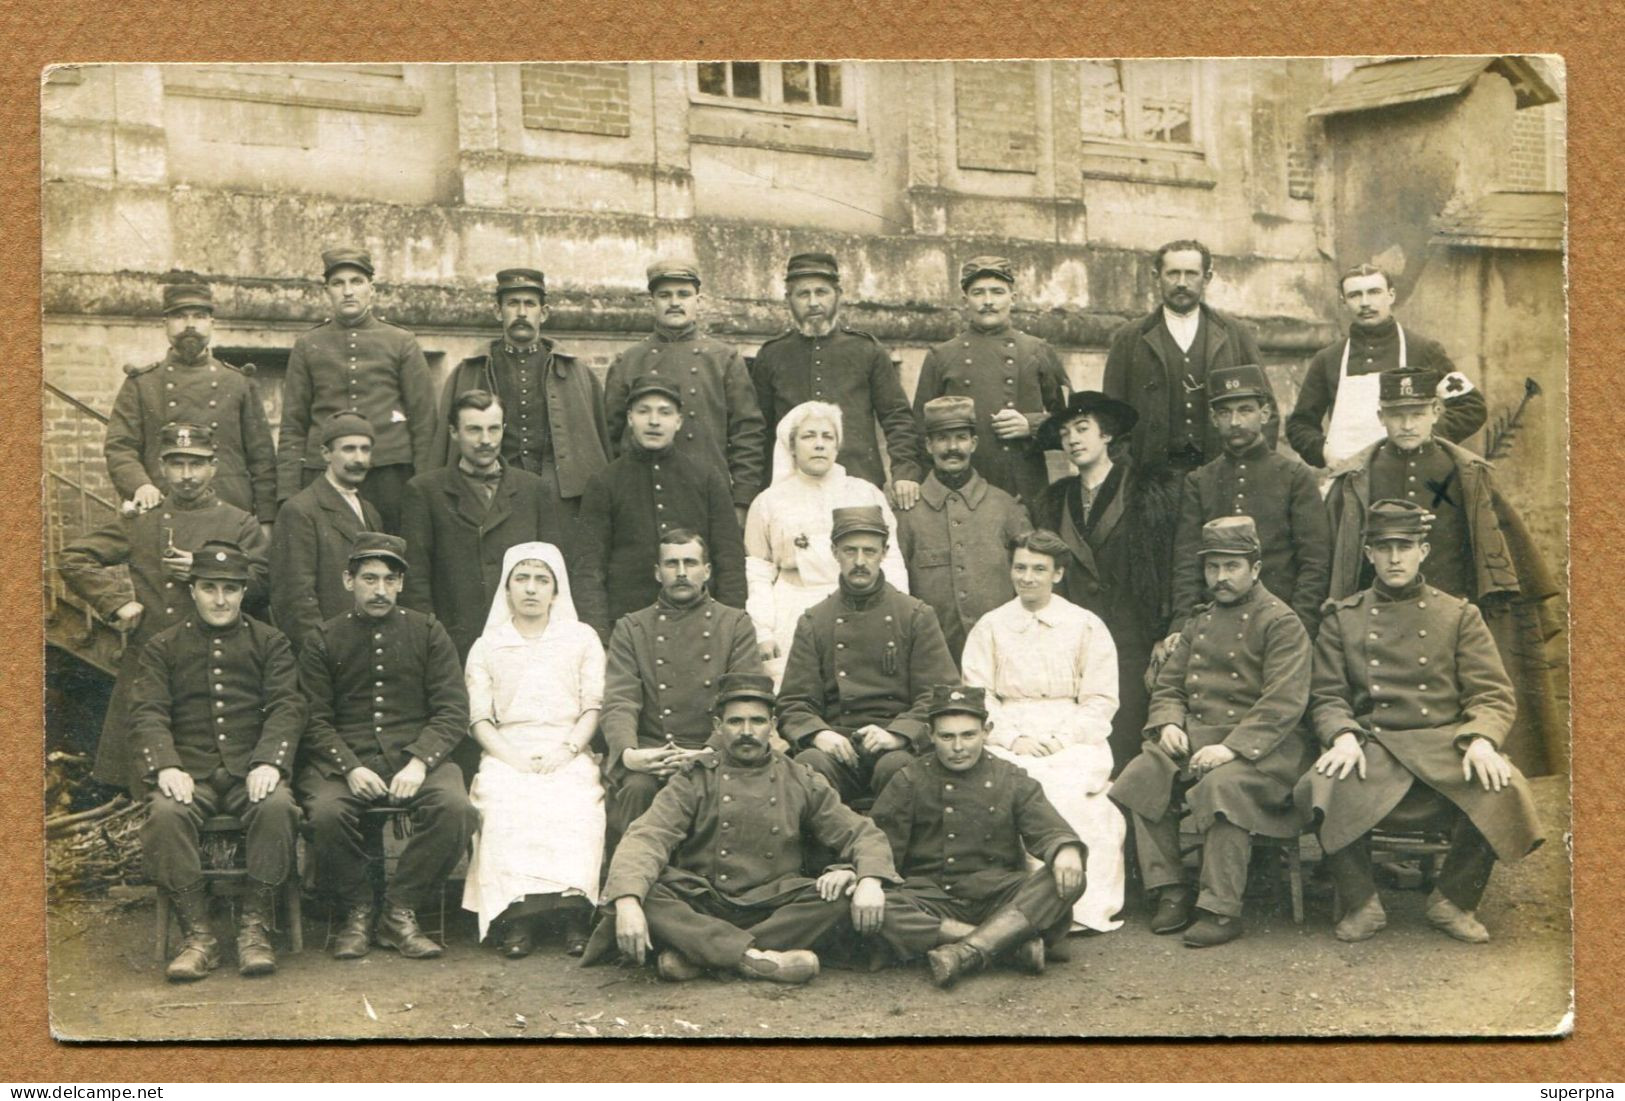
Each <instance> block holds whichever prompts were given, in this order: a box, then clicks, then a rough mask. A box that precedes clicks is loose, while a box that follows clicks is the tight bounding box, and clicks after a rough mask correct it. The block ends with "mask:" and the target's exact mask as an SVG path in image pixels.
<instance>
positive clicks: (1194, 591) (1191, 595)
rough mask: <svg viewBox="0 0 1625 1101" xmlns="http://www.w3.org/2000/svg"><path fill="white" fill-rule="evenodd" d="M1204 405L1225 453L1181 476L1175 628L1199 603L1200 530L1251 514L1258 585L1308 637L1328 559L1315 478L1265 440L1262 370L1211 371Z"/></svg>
mask: <svg viewBox="0 0 1625 1101" xmlns="http://www.w3.org/2000/svg"><path fill="white" fill-rule="evenodd" d="M1207 407H1208V412H1209V413H1210V414H1212V416H1213V421H1214V424H1215V425H1216V426H1217V428H1218V430H1219V435H1220V438H1221V439H1222V441H1223V444H1224V452H1223V453H1222V454H1221V455H1219V457H1218V458H1216V459H1214V460H1213V461H1211V462H1209V463H1207V464H1206V465H1205V466H1202V467H1199V468H1198V469H1196V470H1193V471H1191V472H1190V473H1189V474H1187V475H1185V481H1184V486H1183V489H1182V491H1181V493H1180V502H1179V523H1178V526H1177V527H1176V528H1175V531H1176V534H1175V536H1174V609H1173V610H1174V615H1173V622H1174V623H1176V624H1179V623H1183V622H1185V620H1186V619H1188V618H1190V615H1191V613H1192V611H1194V609H1195V607H1196V602H1197V600H1198V599H1200V598H1201V593H1202V578H1201V569H1202V567H1201V562H1200V559H1199V557H1198V555H1197V547H1198V545H1199V544H1200V543H1201V540H1202V531H1203V525H1204V524H1206V523H1207V522H1208V521H1209V520H1214V519H1217V518H1218V517H1220V516H1250V517H1252V519H1253V522H1254V524H1256V525H1257V528H1258V539H1259V543H1260V545H1261V548H1262V551H1261V553H1262V556H1263V557H1262V562H1261V564H1262V569H1261V570H1260V572H1259V575H1258V579H1259V581H1261V582H1262V583H1263V585H1264V587H1265V588H1266V589H1268V590H1269V591H1270V592H1272V593H1274V594H1275V595H1276V596H1278V597H1280V598H1281V599H1282V600H1284V601H1286V603H1287V605H1288V606H1289V607H1291V609H1292V610H1293V611H1294V612H1297V613H1298V618H1299V619H1300V620H1302V621H1303V625H1304V627H1305V628H1307V629H1308V630H1309V633H1310V635H1311V637H1313V635H1314V631H1315V627H1316V626H1317V625H1318V624H1319V622H1320V606H1321V604H1323V603H1325V601H1326V586H1327V584H1328V581H1329V578H1328V574H1329V571H1330V568H1331V555H1332V547H1331V528H1330V527H1329V526H1328V524H1327V522H1326V504H1325V502H1324V501H1322V500H1321V498H1320V486H1319V484H1318V482H1317V481H1316V478H1315V473H1314V471H1312V470H1310V469H1309V468H1308V467H1307V466H1304V465H1303V463H1301V462H1299V461H1298V460H1296V459H1289V458H1287V457H1286V456H1285V455H1282V454H1281V453H1280V452H1279V451H1277V450H1275V449H1274V448H1273V447H1271V446H1270V445H1269V444H1268V443H1266V442H1265V441H1264V427H1265V426H1266V425H1268V424H1270V423H1271V422H1272V421H1273V420H1274V419H1275V417H1274V413H1275V408H1274V405H1273V404H1272V403H1271V399H1270V388H1269V383H1268V382H1266V381H1265V379H1264V369H1263V368H1262V367H1259V366H1257V365H1256V364H1251V363H1248V364H1242V365H1241V366H1238V367H1219V368H1216V369H1214V370H1212V371H1209V372H1208V376H1207Z"/></svg>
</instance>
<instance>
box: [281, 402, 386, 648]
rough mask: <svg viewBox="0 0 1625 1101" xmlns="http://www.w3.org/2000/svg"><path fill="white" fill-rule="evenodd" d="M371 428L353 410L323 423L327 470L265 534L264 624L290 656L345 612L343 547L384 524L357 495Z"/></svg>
mask: <svg viewBox="0 0 1625 1101" xmlns="http://www.w3.org/2000/svg"><path fill="white" fill-rule="evenodd" d="M372 441H373V431H372V424H371V422H369V421H368V420H367V418H365V417H363V416H361V414H359V413H348V412H347V413H337V414H335V415H333V416H331V417H329V418H327V423H326V424H324V425H323V426H322V461H323V462H325V463H326V464H327V470H326V472H325V473H324V474H323V475H322V476H321V477H320V478H317V479H316V480H315V481H314V482H311V483H310V484H309V485H308V486H306V487H305V488H304V489H301V490H300V491H299V492H298V493H295V494H294V495H293V496H292V497H290V498H289V499H288V502H287V504H285V505H283V506H282V511H281V512H279V513H278V514H277V522H276V526H275V528H273V529H272V531H273V534H272V537H271V621H272V622H273V623H275V624H276V625H277V627H279V628H280V629H281V630H282V633H283V634H285V635H287V636H288V641H289V642H291V643H293V649H294V653H296V654H297V653H298V652H299V647H300V646H301V645H303V643H304V641H305V636H306V635H308V634H310V632H311V631H313V630H315V629H316V627H317V626H319V625H320V624H321V623H322V622H323V621H324V620H328V619H332V618H333V617H334V616H336V615H338V614H339V613H340V612H342V611H345V610H347V609H348V608H349V607H350V594H349V592H348V591H347V590H346V589H345V588H344V563H345V560H346V559H347V558H348V557H349V554H350V544H351V543H353V542H355V537H356V536H357V535H360V534H361V533H362V532H364V531H377V530H378V529H379V528H381V527H382V526H383V521H382V520H381V519H380V518H379V515H378V509H377V507H376V506H374V505H373V503H372V502H371V501H368V500H366V499H365V498H363V497H362V496H361V493H360V490H361V486H362V484H363V483H364V482H365V481H366V478H367V471H368V470H370V469H371V468H372Z"/></svg>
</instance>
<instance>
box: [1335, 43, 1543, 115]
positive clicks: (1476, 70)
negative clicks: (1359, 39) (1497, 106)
mask: <svg viewBox="0 0 1625 1101" xmlns="http://www.w3.org/2000/svg"><path fill="white" fill-rule="evenodd" d="M1485 69H1494V70H1495V71H1496V72H1498V73H1500V74H1501V75H1502V76H1504V77H1506V78H1507V79H1508V80H1509V81H1511V82H1512V88H1513V90H1514V91H1515V92H1516V93H1517V96H1518V107H1519V108H1520V109H1521V108H1524V107H1538V106H1540V105H1541V104H1543V103H1555V102H1557V99H1558V95H1557V91H1556V89H1554V88H1553V87H1552V86H1551V85H1550V84H1548V83H1547V82H1546V79H1545V77H1543V76H1542V75H1541V74H1540V72H1539V70H1537V69H1536V68H1535V66H1534V65H1533V64H1531V63H1530V62H1529V61H1528V60H1526V59H1525V58H1521V57H1489V56H1486V57H1401V58H1394V59H1392V60H1389V61H1377V62H1373V63H1372V64H1369V65H1362V66H1360V67H1359V68H1357V69H1355V70H1354V71H1353V72H1352V73H1350V74H1349V75H1348V76H1346V77H1344V78H1343V79H1342V80H1341V81H1339V82H1338V83H1337V84H1336V85H1335V86H1334V87H1333V88H1332V90H1331V91H1330V92H1329V93H1328V94H1327V96H1326V98H1325V99H1323V100H1321V101H1320V102H1319V103H1318V104H1316V105H1315V107H1314V108H1312V109H1311V110H1310V112H1309V113H1310V114H1311V115H1341V114H1347V113H1349V112H1352V111H1371V110H1376V109H1378V108H1382V107H1394V106H1397V105H1399V104H1401V103H1417V102H1420V101H1422V100H1427V99H1442V98H1444V97H1446V96H1458V95H1461V94H1462V93H1463V92H1465V91H1466V90H1467V89H1468V87H1469V86H1470V85H1471V84H1472V82H1473V81H1474V80H1476V79H1478V75H1479V74H1480V73H1482V72H1483V71H1484V70H1485Z"/></svg>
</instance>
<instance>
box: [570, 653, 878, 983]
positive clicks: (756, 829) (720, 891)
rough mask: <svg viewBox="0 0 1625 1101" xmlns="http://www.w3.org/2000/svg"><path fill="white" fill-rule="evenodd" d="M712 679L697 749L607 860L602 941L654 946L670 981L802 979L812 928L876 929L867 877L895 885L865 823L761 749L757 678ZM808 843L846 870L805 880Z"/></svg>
mask: <svg viewBox="0 0 1625 1101" xmlns="http://www.w3.org/2000/svg"><path fill="white" fill-rule="evenodd" d="M717 684H718V687H717V699H716V706H715V710H714V713H713V717H712V723H711V728H712V739H711V745H710V748H709V749H708V750H707V752H705V753H704V754H702V755H701V756H700V757H698V758H697V759H695V760H692V761H690V762H688V763H687V764H686V765H685V766H684V767H683V769H682V770H681V771H679V772H678V773H677V774H676V775H675V776H673V777H672V778H671V780H670V781H669V782H668V783H667V784H666V786H665V787H664V788H662V789H661V790H660V794H658V795H657V796H655V800H654V804H653V805H652V806H650V808H649V810H648V813H646V814H644V815H643V816H642V817H641V818H639V819H638V820H637V821H636V822H634V823H633V824H632V828H631V829H630V830H628V831H627V833H626V836H624V837H623V838H621V843H620V846H619V847H618V848H617V849H616V850H615V856H614V858H613V859H612V860H611V861H610V865H609V878H608V880H607V881H606V882H605V884H604V889H603V892H602V896H603V898H604V899H605V900H606V902H605V904H606V906H612V907H613V909H614V915H615V920H614V924H613V930H614V937H615V943H616V945H617V946H618V947H619V949H620V951H621V954H622V955H623V956H626V957H628V958H630V959H633V960H636V961H637V962H638V963H642V962H643V960H644V957H645V955H646V953H648V952H650V951H651V950H653V949H655V948H659V949H660V955H659V958H658V970H659V973H660V977H661V978H663V979H667V980H671V981H677V980H682V979H691V978H695V977H697V976H698V975H699V974H700V973H701V969H702V968H712V969H717V970H731V971H737V972H738V973H739V974H741V975H744V976H746V977H747V978H754V979H770V980H772V981H774V982H782V983H803V982H806V981H808V980H809V979H811V978H813V977H814V976H815V975H817V974H818V956H817V955H816V954H815V953H814V952H813V951H812V947H813V945H814V944H816V943H817V942H818V940H819V939H820V938H821V937H823V936H824V935H825V934H826V933H829V932H831V931H838V930H842V929H845V930H848V931H850V930H851V929H852V928H853V927H855V928H856V929H857V931H858V932H860V933H871V932H874V931H876V930H877V929H879V928H880V920H881V915H882V912H883V910H884V908H885V894H884V891H883V888H882V886H881V883H882V881H886V882H889V883H895V882H898V876H897V872H896V870H895V869H894V868H893V867H892V857H891V850H890V849H888V848H887V846H886V838H885V835H884V834H882V833H881V832H880V831H879V830H878V829H876V828H875V825H874V823H872V822H870V821H869V820H868V819H867V818H863V817H861V816H859V815H857V814H855V813H853V812H852V811H850V810H848V809H847V808H846V807H844V806H842V805H841V802H840V800H839V799H838V798H837V797H836V795H835V792H834V791H832V790H831V789H830V787H829V785H828V784H826V783H824V782H823V781H822V780H820V779H818V778H817V777H816V776H813V775H812V774H811V773H809V772H808V771H807V770H806V769H803V768H800V767H798V766H797V765H796V764H795V763H794V762H792V761H790V760H789V759H788V758H786V757H785V756H784V755H783V754H781V753H779V752H777V751H776V750H774V749H773V748H772V734H773V679H772V678H771V677H769V676H766V675H765V674H757V673H729V674H726V675H724V676H722V677H721V678H719V679H718V682H717ZM812 843H816V844H818V845H820V846H822V847H824V848H827V849H830V850H832V851H834V852H835V853H838V854H839V856H840V859H841V860H842V861H843V862H844V863H845V865H846V867H841V868H831V869H830V870H828V871H826V872H825V873H824V874H823V875H822V876H820V877H819V878H818V879H817V880H816V881H814V880H812V879H808V878H806V877H805V876H804V875H803V874H802V855H803V849H804V847H805V846H807V845H809V844H812ZM849 895H850V896H851V901H850V904H849V903H848V900H847V898H848V896H849ZM610 929H611V923H610V922H608V921H604V922H601V923H600V924H599V927H598V929H596V930H595V931H594V933H593V938H592V943H590V944H589V945H588V948H587V954H586V957H585V958H584V959H583V961H582V962H583V963H584V964H585V963H591V962H593V961H595V960H596V959H598V958H599V957H600V956H602V955H604V954H606V953H607V952H608V949H609V935H608V934H609V931H610Z"/></svg>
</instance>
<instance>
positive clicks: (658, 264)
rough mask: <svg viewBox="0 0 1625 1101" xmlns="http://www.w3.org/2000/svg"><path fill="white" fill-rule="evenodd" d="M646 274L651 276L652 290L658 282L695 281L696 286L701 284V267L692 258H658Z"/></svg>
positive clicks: (650, 286)
mask: <svg viewBox="0 0 1625 1101" xmlns="http://www.w3.org/2000/svg"><path fill="white" fill-rule="evenodd" d="M644 274H645V275H647V276H648V277H649V289H650V290H654V289H655V285H656V284H657V283H693V284H694V286H695V287H696V288H698V287H699V285H700V267H699V265H698V264H696V263H695V262H694V261H692V260H678V259H670V258H668V259H664V260H656V261H655V262H654V263H652V264H650V265H649V268H648V270H647V271H646V272H645V273H644Z"/></svg>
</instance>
